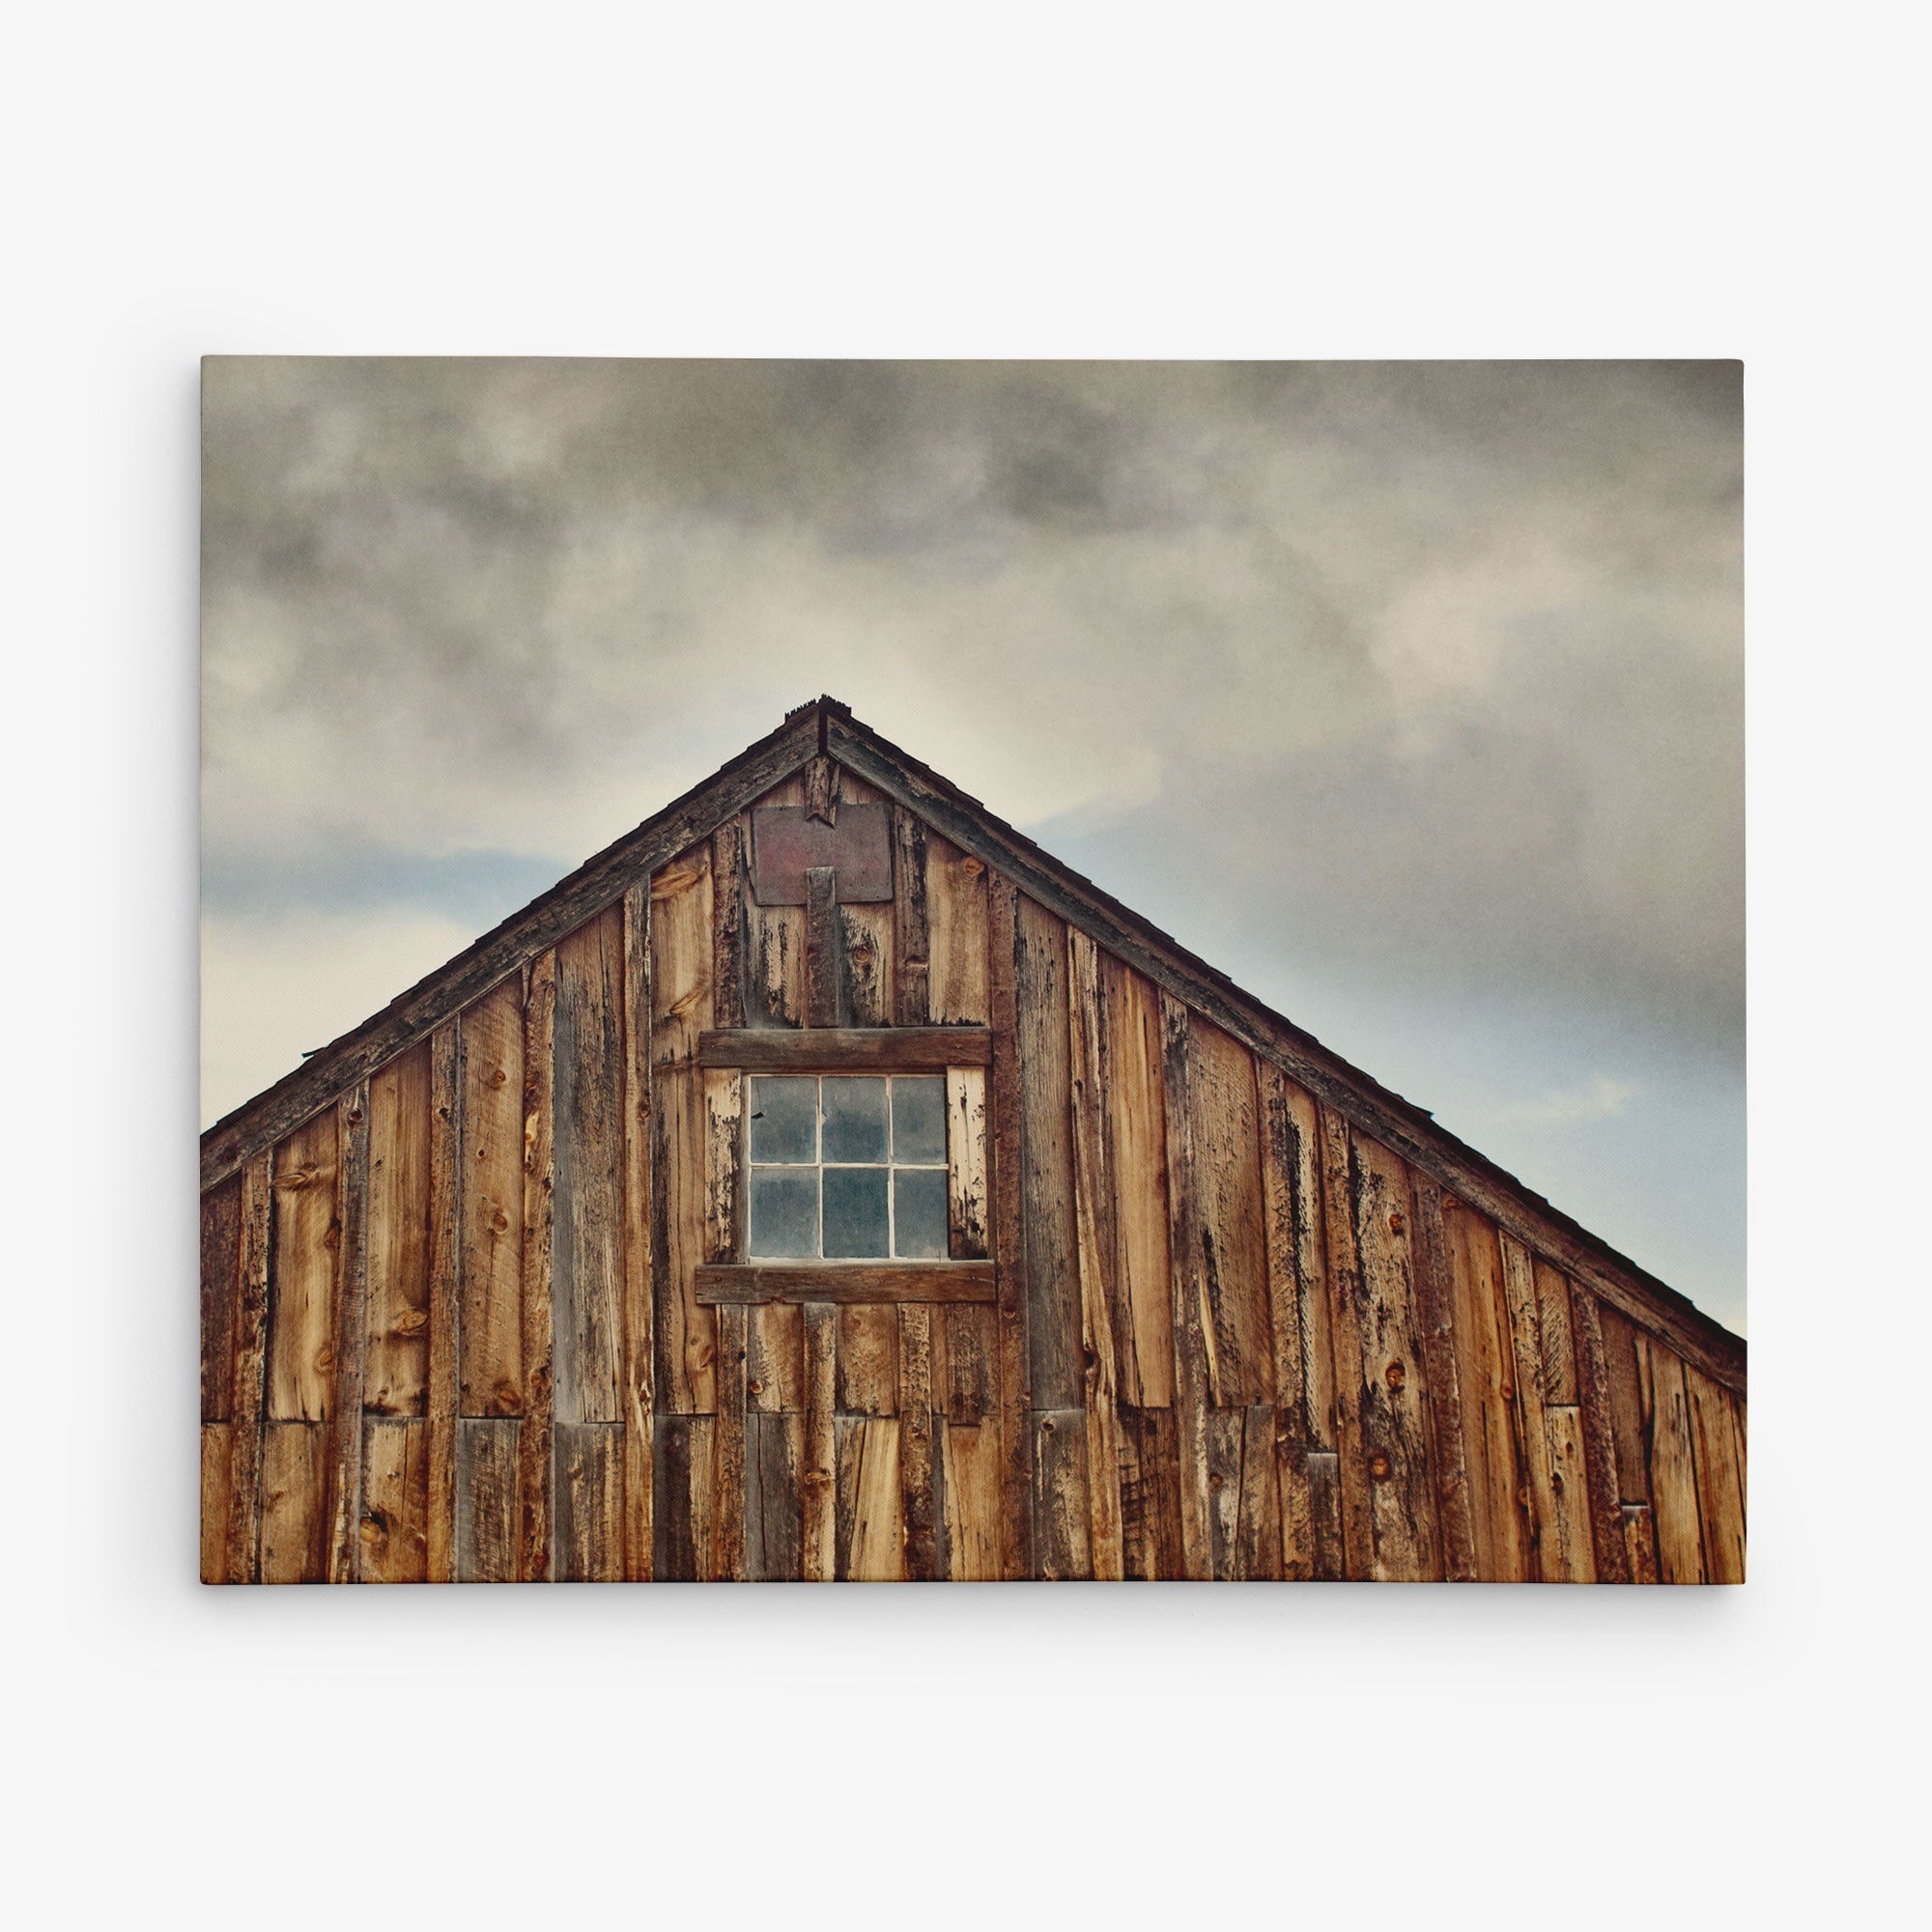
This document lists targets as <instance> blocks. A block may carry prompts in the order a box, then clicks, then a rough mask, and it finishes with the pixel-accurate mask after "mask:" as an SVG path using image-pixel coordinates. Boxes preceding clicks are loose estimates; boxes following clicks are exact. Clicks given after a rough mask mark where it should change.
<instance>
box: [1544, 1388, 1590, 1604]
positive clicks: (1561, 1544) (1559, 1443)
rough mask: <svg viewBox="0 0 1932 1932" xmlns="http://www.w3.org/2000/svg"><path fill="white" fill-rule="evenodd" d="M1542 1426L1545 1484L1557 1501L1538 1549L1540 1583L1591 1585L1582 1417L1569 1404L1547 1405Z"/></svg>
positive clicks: (1588, 1503)
mask: <svg viewBox="0 0 1932 1932" xmlns="http://www.w3.org/2000/svg"><path fill="white" fill-rule="evenodd" d="M1543 1423H1544V1428H1545V1430H1546V1432H1547V1433H1548V1440H1549V1485H1550V1491H1551V1492H1552V1494H1553V1496H1554V1498H1555V1503H1556V1521H1555V1533H1554V1535H1553V1536H1550V1537H1548V1538H1546V1539H1545V1540H1544V1543H1543V1546H1542V1554H1543V1580H1544V1581H1545V1582H1546V1583H1594V1582H1595V1581H1596V1580H1597V1560H1596V1549H1595V1544H1594V1541H1593V1538H1592V1533H1591V1524H1590V1485H1589V1466H1588V1463H1587V1460H1586V1457H1585V1453H1584V1448H1583V1419H1582V1414H1581V1412H1580V1410H1579V1409H1578V1408H1577V1405H1576V1404H1574V1403H1552V1404H1551V1405H1550V1406H1548V1407H1547V1408H1546V1409H1545V1410H1544V1411H1543Z"/></svg>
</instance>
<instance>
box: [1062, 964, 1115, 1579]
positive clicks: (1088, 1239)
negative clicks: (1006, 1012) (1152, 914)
mask: <svg viewBox="0 0 1932 1932" xmlns="http://www.w3.org/2000/svg"><path fill="white" fill-rule="evenodd" d="M1066 965H1067V985H1068V994H1069V996H1068V1001H1067V1012H1068V1020H1069V1030H1070V1037H1069V1054H1068V1093H1069V1095H1070V1098H1071V1104H1072V1110H1073V1183H1074V1249H1075V1259H1076V1265H1077V1271H1078V1275H1079V1281H1080V1340H1081V1355H1082V1360H1083V1362H1084V1364H1085V1370H1086V1374H1085V1382H1084V1406H1085V1411H1086V1429H1087V1475H1088V1491H1089V1497H1090V1502H1091V1506H1092V1520H1091V1522H1090V1524H1089V1531H1090V1539H1091V1546H1092V1561H1093V1571H1094V1576H1095V1577H1098V1578H1100V1579H1101V1580H1103V1581H1115V1580H1118V1579H1119V1578H1121V1577H1123V1576H1124V1575H1125V1560H1126V1559H1125V1552H1124V1547H1123V1544H1122V1522H1121V1444H1120V1433H1121V1432H1120V1417H1119V1414H1118V1400H1119V1368H1118V1358H1117V1355H1116V1351H1115V1345H1114V1322H1115V1307H1116V1304H1117V1293H1116V1283H1115V1281H1114V1279H1113V1277H1114V1271H1115V1268H1116V1266H1117V1265H1118V1247H1119V1243H1118V1235H1117V1230H1116V1226H1115V1213H1114V1203H1115V1190H1114V1180H1113V1174H1112V1163H1111V1161H1110V1160H1109V1159H1108V1154H1107V1147H1106V1138H1107V1133H1106V1127H1107V1122H1106V1103H1105V1098H1104V1095H1105V1091H1106V1085H1105V1083H1106V1056H1105V1050H1104V1045H1103V1026H1104V1022H1103V1019H1102V1013H1101V1003H1102V994H1101V989H1100V971H1099V957H1098V954H1097V952H1096V951H1095V948H1094V942H1093V941H1092V940H1091V939H1089V938H1088V937H1087V935H1086V934H1085V933H1084V932H1081V931H1079V930H1078V929H1077V928H1075V927H1071V926H1069V927H1068V928H1067V933H1066Z"/></svg>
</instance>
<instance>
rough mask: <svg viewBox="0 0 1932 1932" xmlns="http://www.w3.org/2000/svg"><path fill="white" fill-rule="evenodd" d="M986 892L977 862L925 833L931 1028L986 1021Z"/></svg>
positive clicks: (988, 1010) (989, 1010) (983, 872)
mask: <svg viewBox="0 0 1932 1932" xmlns="http://www.w3.org/2000/svg"><path fill="white" fill-rule="evenodd" d="M987 891H988V886H987V872H986V868H985V867H984V866H982V865H981V864H980V861H979V860H978V859H975V858H972V857H971V856H969V855H968V854H967V853H964V852H961V851H960V850H959V849H958V848H957V847H956V846H954V845H950V844H948V843H947V841H946V840H945V839H944V838H940V837H939V836H938V834H937V833H934V832H931V831H928V832H927V833H926V835H925V913H926V961H927V964H926V1008H927V1011H928V1015H929V1018H930V1021H931V1024H932V1025H934V1026H950V1025H953V1024H956V1023H959V1022H966V1023H969V1024H971V1025H974V1026H984V1025H985V1024H986V1023H987V1022H988V1020H989V1019H990V1018H991V1016H992V1007H991V1004H990V995H989V991H988V986H989V982H988V980H987V977H986V971H987V946H988V930H989V928H988V923H987V921H988V912H987V905H988V900H987Z"/></svg>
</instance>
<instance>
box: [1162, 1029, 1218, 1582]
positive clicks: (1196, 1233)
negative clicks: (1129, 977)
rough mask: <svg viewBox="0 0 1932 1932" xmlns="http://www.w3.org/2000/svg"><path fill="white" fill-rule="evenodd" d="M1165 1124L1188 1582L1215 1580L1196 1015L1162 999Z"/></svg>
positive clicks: (1182, 1549) (1182, 1519)
mask: <svg viewBox="0 0 1932 1932" xmlns="http://www.w3.org/2000/svg"><path fill="white" fill-rule="evenodd" d="M1160 1018H1161V1062H1162V1071H1161V1077H1162V1087H1163V1091H1164V1097H1163V1101H1162V1121H1163V1123H1164V1126H1165V1131H1166V1136H1167V1211H1168V1254H1169V1257H1170V1267H1169V1274H1170V1278H1171V1292H1172V1308H1171V1320H1172V1324H1173V1332H1174V1402H1175V1408H1176V1411H1177V1413H1176V1417H1175V1433H1176V1441H1177V1447H1178V1451H1179V1478H1180V1561H1181V1575H1182V1576H1184V1577H1188V1578H1190V1579H1196V1580H1200V1579H1205V1578H1207V1577H1211V1576H1212V1575H1213V1561H1214V1550H1213V1532H1212V1524H1211V1518H1210V1513H1209V1508H1208V1494H1209V1492H1208V1474H1209V1472H1208V1305H1207V1304H1208V1296H1207V1285H1206V1282H1205V1279H1204V1272H1203V1269H1202V1265H1201V1232H1200V1201H1201V1186H1200V1180H1199V1177H1198V1175H1197V1172H1196V1165H1195V1147H1194V1117H1195V1109H1194V1106H1193V1103H1192V1099H1191V1096H1190V1093H1189V1089H1190V1086H1191V1082H1192V1077H1193V1069H1192V1065H1191V1061H1192V1053H1193V1031H1194V1029H1193V1016H1192V1014H1190V1013H1189V1011H1188V1010H1187V1009H1186V1008H1185V1007H1184V1006H1182V1005H1181V1004H1180V1003H1179V1001H1178V1000H1176V999H1174V998H1173V997H1171V996H1170V995H1169V994H1167V993H1165V992H1163V993H1162V994H1161V996H1160Z"/></svg>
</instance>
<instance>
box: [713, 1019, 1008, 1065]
mask: <svg viewBox="0 0 1932 1932" xmlns="http://www.w3.org/2000/svg"><path fill="white" fill-rule="evenodd" d="M992 1059H993V1036H992V1034H991V1032H990V1031H989V1030H988V1029H987V1028H985V1027H981V1026H945V1027H782V1028H773V1029H770V1030H767V1029H764V1028H743V1027H732V1028H728V1029H709V1030H707V1031H705V1032H704V1033H701V1034H699V1035H698V1037H697V1064H698V1065H700V1066H719V1067H728V1068H733V1069H736V1070H738V1071H741V1072H745V1073H808V1072H809V1073H854V1072H863V1073H943V1072H945V1070H946V1069H947V1068H948V1067H949V1066H988V1065H991V1064H992Z"/></svg>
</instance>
